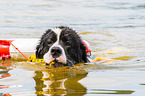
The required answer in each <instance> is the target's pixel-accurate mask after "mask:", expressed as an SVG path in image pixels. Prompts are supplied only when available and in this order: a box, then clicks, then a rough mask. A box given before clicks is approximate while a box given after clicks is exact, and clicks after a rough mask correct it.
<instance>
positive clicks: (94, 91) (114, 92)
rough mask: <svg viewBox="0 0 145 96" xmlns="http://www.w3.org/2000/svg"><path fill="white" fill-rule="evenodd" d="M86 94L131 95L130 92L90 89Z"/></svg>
mask: <svg viewBox="0 0 145 96" xmlns="http://www.w3.org/2000/svg"><path fill="white" fill-rule="evenodd" d="M88 91H89V92H88V93H87V94H132V93H133V92H134V91H131V90H107V89H90V90H88Z"/></svg>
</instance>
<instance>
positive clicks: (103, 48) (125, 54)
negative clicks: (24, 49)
mask: <svg viewBox="0 0 145 96" xmlns="http://www.w3.org/2000/svg"><path fill="white" fill-rule="evenodd" d="M144 12H145V1H144V0H139V1H138V0H89V1H88V0H67V1H66V0H37V1H36V0H0V39H9V38H40V37H41V35H42V34H43V32H45V30H47V29H48V28H52V27H56V26H60V25H64V26H69V27H71V28H73V29H74V30H76V31H77V32H78V34H80V36H81V37H82V39H85V40H87V41H88V42H89V43H90V45H91V48H92V51H93V54H94V55H97V56H101V57H104V58H111V59H113V60H114V62H113V63H111V64H104V63H103V64H101V65H100V64H98V63H97V64H96V65H91V66H90V65H89V66H83V67H82V68H83V72H82V71H80V72H79V73H78V72H76V71H74V72H73V73H71V72H69V73H67V72H68V71H66V72H59V71H58V72H57V71H55V72H52V70H48V69H46V68H43V67H44V66H41V65H39V64H29V63H27V62H25V61H22V62H17V61H8V62H3V61H1V63H0V69H2V70H0V76H2V75H6V76H7V77H0V95H2V94H6V93H9V94H11V95H13V96H22V95H24V96H36V95H37V96H44V95H48V94H49V95H50V94H51V95H56V94H57V95H62V94H65V95H69V94H71V95H74V94H75V95H76V94H77V95H79V96H82V95H85V96H96V95H98V96H102V95H103V96H108V95H109V96H112V95H126V96H130V95H131V96H143V95H144V94H145V92H144V90H143V89H144V88H145V81H144V80H145V76H144V72H145V51H144V50H145V44H144V42H145V14H144ZM41 67H42V68H41ZM86 67H87V68H86ZM40 68H41V69H40ZM3 69H6V70H5V71H3ZM38 69H39V70H38ZM84 70H85V72H84ZM66 73H67V74H66ZM46 74H49V75H46ZM9 75H10V76H9ZM45 75H46V76H45ZM52 77H54V78H52ZM51 78H52V79H51ZM45 79H46V80H45ZM53 81H55V82H53ZM73 81H74V82H73ZM46 82H49V83H46ZM51 84H52V85H51ZM73 84H74V85H73ZM60 85H61V87H60ZM10 86H11V87H10ZM46 86H47V87H46ZM62 86H63V87H62ZM64 86H65V87H64ZM73 86H74V87H73ZM6 87H7V88H6Z"/></svg>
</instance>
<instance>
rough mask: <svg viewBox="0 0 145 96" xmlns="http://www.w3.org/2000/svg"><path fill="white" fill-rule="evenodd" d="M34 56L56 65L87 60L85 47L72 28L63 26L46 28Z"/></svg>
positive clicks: (69, 64) (70, 64)
mask: <svg viewBox="0 0 145 96" xmlns="http://www.w3.org/2000/svg"><path fill="white" fill-rule="evenodd" d="M36 57H37V58H38V59H44V61H45V62H46V63H47V64H50V63H51V62H53V65H54V66H56V67H61V66H72V65H73V64H77V63H85V62H89V60H88V58H87V54H86V47H85V45H84V43H83V42H82V40H81V38H80V36H79V35H78V34H77V33H76V31H74V30H73V29H71V28H69V27H65V26H60V27H56V28H53V29H48V30H47V31H46V32H45V33H44V34H43V35H42V37H41V39H40V42H39V44H38V45H37V47H36Z"/></svg>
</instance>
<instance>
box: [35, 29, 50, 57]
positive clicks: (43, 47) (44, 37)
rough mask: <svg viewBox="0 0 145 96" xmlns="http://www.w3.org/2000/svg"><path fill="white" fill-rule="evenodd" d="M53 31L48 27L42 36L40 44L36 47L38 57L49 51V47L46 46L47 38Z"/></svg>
mask: <svg viewBox="0 0 145 96" xmlns="http://www.w3.org/2000/svg"><path fill="white" fill-rule="evenodd" d="M51 32H52V30H51V29H48V30H47V31H46V32H45V33H44V34H43V35H42V37H41V39H40V41H39V44H38V45H37V47H36V52H35V54H36V58H43V56H44V54H45V53H46V52H47V51H48V48H47V47H46V46H47V44H45V43H47V39H48V38H49V35H50V33H51Z"/></svg>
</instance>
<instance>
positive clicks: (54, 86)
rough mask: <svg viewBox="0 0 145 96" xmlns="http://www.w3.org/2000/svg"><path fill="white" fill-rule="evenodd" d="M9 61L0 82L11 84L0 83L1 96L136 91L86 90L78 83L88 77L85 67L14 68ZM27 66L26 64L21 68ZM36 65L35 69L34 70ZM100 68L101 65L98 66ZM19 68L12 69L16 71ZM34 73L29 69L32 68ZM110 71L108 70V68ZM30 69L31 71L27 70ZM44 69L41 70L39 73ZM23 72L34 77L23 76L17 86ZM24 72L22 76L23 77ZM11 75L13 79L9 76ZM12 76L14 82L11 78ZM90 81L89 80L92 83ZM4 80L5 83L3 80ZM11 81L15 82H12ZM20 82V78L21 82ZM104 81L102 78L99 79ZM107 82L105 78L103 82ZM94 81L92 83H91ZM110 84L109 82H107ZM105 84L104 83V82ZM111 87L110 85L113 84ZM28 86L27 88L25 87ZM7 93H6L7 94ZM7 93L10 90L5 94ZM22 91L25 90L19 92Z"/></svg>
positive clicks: (0, 72)
mask: <svg viewBox="0 0 145 96" xmlns="http://www.w3.org/2000/svg"><path fill="white" fill-rule="evenodd" d="M12 64H13V63H12V62H1V63H0V76H1V78H0V81H2V82H3V83H4V82H5V80H6V81H9V80H10V82H11V80H12V82H11V83H9V82H7V83H5V84H2V83H0V92H2V93H0V94H1V95H0V96H5V95H6V96H7V95H8V96H11V95H12V96H13V95H14V96H15V95H22V94H26V96H29V95H34V94H36V95H37V96H46V95H57V96H61V95H66V96H72V95H74V96H84V95H85V94H87V95H89V94H90V95H91V94H93V95H94V94H96V95H97V94H108V95H109V94H133V93H134V92H135V91H133V90H121V89H118V90H115V89H114V90H112V89H108V88H106V89H103V88H99V87H98V86H96V87H94V88H93V87H92V88H89V87H86V86H84V85H83V84H82V83H81V82H79V81H80V80H82V79H84V78H88V79H89V78H90V77H88V71H85V69H86V68H85V65H86V64H85V65H83V66H84V68H82V66H80V65H79V66H75V67H62V68H49V69H48V67H46V68H45V66H40V65H35V64H34V65H33V64H32V65H31V64H30V63H28V64H29V65H27V63H19V65H18V64H16V66H15V67H14V66H13V65H12ZM24 64H26V65H24ZM18 66H23V67H25V68H27V70H25V68H24V69H21V70H19V67H18ZM34 66H35V67H34ZM86 66H87V67H88V68H89V69H90V68H91V67H95V66H94V65H93V66H92V65H90V67H89V65H88V64H87V65H86ZM99 66H100V67H101V65H99ZM99 66H98V65H96V67H98V68H99ZM17 67H18V69H15V68H17ZM80 67H81V68H80ZM103 67H104V68H105V66H103V65H102V69H103ZM31 68H32V69H33V70H32V69H31ZM110 68H111V67H110ZM28 69H29V70H31V71H30V72H29V71H28ZM42 69H43V70H42ZM15 70H19V71H16V72H17V73H14V72H12V73H13V74H12V75H14V74H17V75H15V76H12V75H11V74H10V71H15ZM24 72H28V73H27V75H28V74H32V73H33V72H34V74H33V75H30V76H31V77H29V76H27V75H25V77H24V78H26V79H25V81H23V82H21V83H20V84H21V85H19V82H18V80H19V79H20V77H19V76H20V75H22V77H23V76H24V74H25V73H24ZM23 73H24V74H23ZM11 76H12V77H11ZM13 77H15V79H14V78H13ZM30 78H33V80H34V85H31V84H30V83H29V82H32V79H30ZM91 78H94V80H95V79H96V78H98V80H99V79H100V77H91ZM91 78H90V80H91ZM4 79H5V80H4ZM13 79H14V80H13ZM22 80H23V79H22ZM102 80H103V79H102ZM106 80H107V79H106ZM91 82H92V81H89V80H88V81H87V82H86V83H91ZM93 82H95V81H93ZM96 83H97V82H96ZM96 83H94V85H96ZM108 83H109V82H108ZM114 83H115V82H114ZM104 84H105V83H104ZM112 84H113V82H112ZM25 85H27V86H25ZM140 85H144V84H140ZM15 88H17V89H18V90H15V91H13V90H14V89H15ZM31 88H34V90H33V91H25V90H26V89H27V90H30V89H31ZM6 90H7V91H6ZM8 90H9V91H8ZM22 90H24V91H22Z"/></svg>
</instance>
